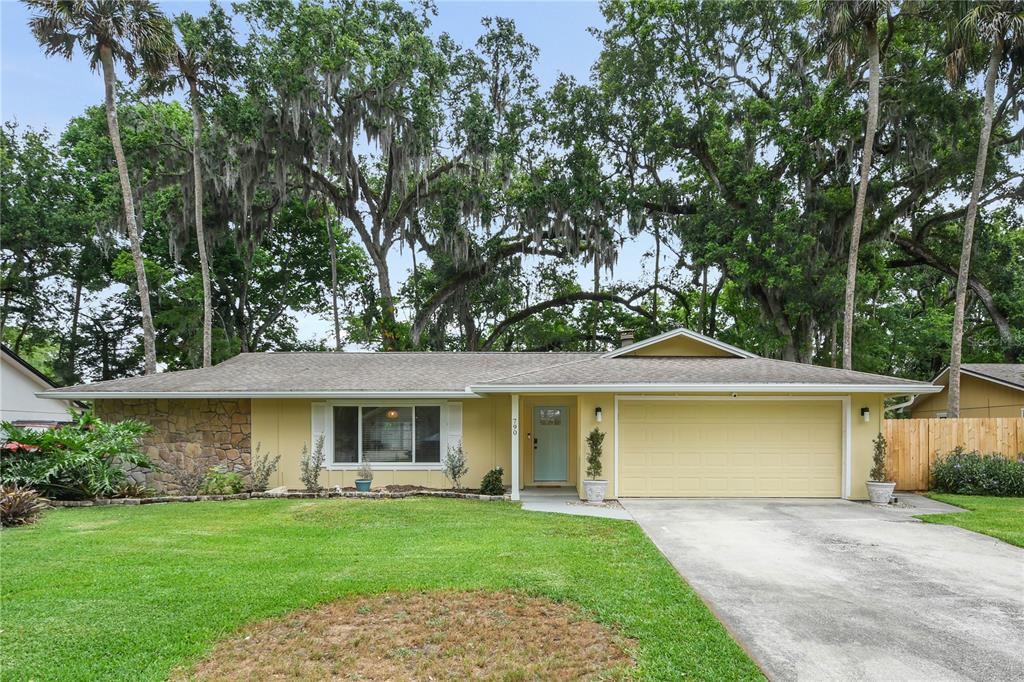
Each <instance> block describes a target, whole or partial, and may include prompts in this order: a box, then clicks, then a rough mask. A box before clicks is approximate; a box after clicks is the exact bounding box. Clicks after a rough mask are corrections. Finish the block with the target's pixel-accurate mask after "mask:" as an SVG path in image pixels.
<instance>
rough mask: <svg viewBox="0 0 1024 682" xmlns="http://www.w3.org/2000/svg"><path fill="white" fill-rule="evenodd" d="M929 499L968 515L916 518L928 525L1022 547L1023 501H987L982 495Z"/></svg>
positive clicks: (1012, 499) (934, 515) (952, 514)
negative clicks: (944, 503)
mask: <svg viewBox="0 0 1024 682" xmlns="http://www.w3.org/2000/svg"><path fill="white" fill-rule="evenodd" d="M928 497H930V498H932V499H934V500H938V501H940V502H946V503H948V504H955V505H956V506H958V507H963V508H964V509H967V510H968V511H965V512H956V513H951V514H925V515H923V516H918V517H917V518H919V519H921V520H922V521H926V522H928V523H944V524H947V525H950V526H959V527H960V528H966V529H967V530H973V531H974V532H975V533H984V534H985V535H991V536H992V537H994V538H999V539H1000V540H1004V541H1006V542H1009V543H1010V544H1011V545H1017V546H1018V547H1024V497H986V496H983V495H947V494H944V493H931V494H929V495H928Z"/></svg>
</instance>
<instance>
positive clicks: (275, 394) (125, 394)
mask: <svg viewBox="0 0 1024 682" xmlns="http://www.w3.org/2000/svg"><path fill="white" fill-rule="evenodd" d="M35 396H36V397H37V398H52V399H54V400H69V399H75V400H104V399H115V400H117V399H130V398H138V399H185V398H233V399H241V398H325V399H347V400H351V399H363V398H366V399H371V400H373V399H387V398H396V399H397V398H429V399H442V398H479V397H480V396H479V395H476V394H475V393H472V392H469V391H374V392H370V391H75V392H71V391H42V392H40V393H36V394H35Z"/></svg>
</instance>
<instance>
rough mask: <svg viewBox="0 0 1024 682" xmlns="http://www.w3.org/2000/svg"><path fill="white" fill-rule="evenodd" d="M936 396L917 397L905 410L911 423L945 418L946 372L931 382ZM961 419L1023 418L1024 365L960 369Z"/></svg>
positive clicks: (971, 365)
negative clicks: (917, 420) (936, 390)
mask: <svg viewBox="0 0 1024 682" xmlns="http://www.w3.org/2000/svg"><path fill="white" fill-rule="evenodd" d="M932 383H933V384H935V385H936V386H939V387H940V392H939V393H931V394H929V395H920V396H918V397H917V398H916V399H915V400H914V402H912V403H911V404H910V406H909V407H908V411H909V413H910V416H911V418H913V419H935V418H940V419H941V418H944V417H946V416H948V409H949V368H948V367H947V368H946V369H944V370H942V372H941V373H940V374H939V375H938V376H937V377H935V379H933V380H932ZM960 416H961V417H1024V365H1015V364H1009V363H982V362H972V363H968V364H965V365H961V366H960Z"/></svg>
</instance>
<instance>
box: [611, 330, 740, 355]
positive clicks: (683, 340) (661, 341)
mask: <svg viewBox="0 0 1024 682" xmlns="http://www.w3.org/2000/svg"><path fill="white" fill-rule="evenodd" d="M623 356H633V357H675V358H680V357H689V358H694V357H701V358H704V357H713V358H756V357H757V355H755V354H754V353H751V352H748V351H745V350H743V349H742V348H737V347H736V346H730V345H729V344H727V343H722V342H721V341H718V340H716V339H713V338H711V337H710V336H704V335H703V334H698V333H697V332H695V331H691V330H689V329H684V328H683V327H680V328H679V329H673V330H671V331H667V332H665V333H664V334H658V335H657V336H652V337H651V338H649V339H644V340H643V341H637V342H636V343H631V344H629V345H628V346H623V347H622V348H617V349H615V350H613V351H609V352H607V353H605V354H604V355H602V356H601V357H603V358H617V357H623Z"/></svg>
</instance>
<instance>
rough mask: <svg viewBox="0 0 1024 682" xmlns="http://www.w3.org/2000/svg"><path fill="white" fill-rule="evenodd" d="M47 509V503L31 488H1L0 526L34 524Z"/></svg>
mask: <svg viewBox="0 0 1024 682" xmlns="http://www.w3.org/2000/svg"><path fill="white" fill-rule="evenodd" d="M44 509H46V501H45V500H43V498H41V497H40V496H39V493H37V492H36V491H35V490H32V489H31V488H20V487H18V486H16V485H4V486H0V525H2V526H3V527H4V528H9V527H11V526H23V525H25V524H26V523H32V522H33V521H35V520H36V518H37V517H38V516H39V515H40V514H41V513H42V512H43V510H44Z"/></svg>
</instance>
